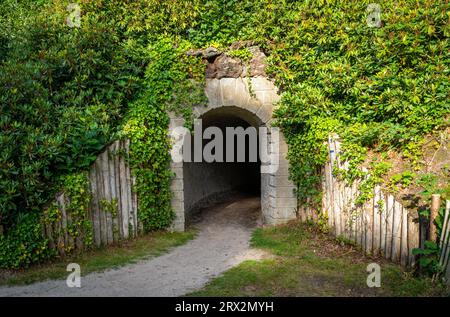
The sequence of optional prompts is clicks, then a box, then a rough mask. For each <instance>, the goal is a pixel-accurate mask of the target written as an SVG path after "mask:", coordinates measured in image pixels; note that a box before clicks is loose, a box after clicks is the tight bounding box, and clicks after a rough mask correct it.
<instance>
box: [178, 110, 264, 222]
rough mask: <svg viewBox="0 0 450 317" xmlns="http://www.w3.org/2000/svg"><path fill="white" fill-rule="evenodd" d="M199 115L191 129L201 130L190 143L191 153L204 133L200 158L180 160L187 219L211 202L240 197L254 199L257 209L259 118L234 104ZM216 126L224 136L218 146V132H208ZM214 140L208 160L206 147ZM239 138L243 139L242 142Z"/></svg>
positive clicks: (258, 192)
mask: <svg viewBox="0 0 450 317" xmlns="http://www.w3.org/2000/svg"><path fill="white" fill-rule="evenodd" d="M200 119H201V121H197V125H196V126H195V128H194V129H197V132H198V131H200V130H201V134H196V133H195V132H194V133H193V134H191V136H190V138H191V142H190V143H191V148H192V151H191V152H192V157H194V155H195V154H194V152H195V149H194V147H195V138H196V137H198V135H201V136H202V137H203V138H202V145H201V148H202V150H203V151H202V154H203V155H202V159H201V162H198V160H196V161H194V158H193V159H192V161H191V162H186V161H185V162H184V163H183V179H184V207H185V212H186V214H185V215H186V221H187V222H188V223H190V222H192V220H193V219H198V217H201V216H202V212H203V211H204V210H205V209H207V208H209V207H211V206H214V205H217V204H220V203H223V202H227V201H228V202H233V201H237V200H239V199H253V201H257V204H258V208H259V209H260V195H261V162H260V158H259V135H258V127H259V125H260V122H258V119H257V118H256V117H255V116H254V115H253V114H252V113H250V112H248V111H247V110H242V109H238V108H235V107H227V108H226V109H224V108H218V109H213V110H210V111H208V112H206V113H205V114H204V115H203V116H202V117H201V118H200ZM198 123H200V125H199V124H198ZM211 128H212V129H211ZM218 130H220V132H221V133H220V134H221V137H222V138H223V139H222V140H223V142H222V143H221V144H222V146H221V148H218V147H217V146H220V145H221V144H220V143H217V142H218V141H219V140H218V135H217V134H214V135H212V134H211V133H208V131H216V132H218ZM205 132H206V133H205ZM239 138H241V139H240V140H239ZM213 140H214V141H215V142H216V143H215V144H216V145H217V146H215V147H213V148H211V144H210V145H209V151H210V153H212V154H213V155H214V158H215V161H212V162H211V160H208V159H207V158H206V159H205V154H206V153H209V152H208V151H206V152H205V147H208V144H209V143H210V142H211V141H213ZM242 140H245V144H244V145H243V144H242ZM240 142H241V143H240ZM217 151H218V152H217ZM219 157H222V160H221V159H218V158H219Z"/></svg>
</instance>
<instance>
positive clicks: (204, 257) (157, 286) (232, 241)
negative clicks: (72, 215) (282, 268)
mask: <svg viewBox="0 0 450 317" xmlns="http://www.w3.org/2000/svg"><path fill="white" fill-rule="evenodd" d="M259 214H260V203H259V198H248V197H247V198H246V197H239V198H234V199H230V200H229V201H227V202H225V203H221V204H219V205H217V206H215V207H211V208H208V209H206V210H205V211H204V212H203V213H202V214H201V219H199V220H197V222H196V223H194V226H195V227H196V228H198V231H199V232H198V236H197V237H196V238H195V239H194V240H192V241H190V242H188V243H187V244H185V245H183V246H179V247H177V248H175V249H173V250H172V251H170V252H169V253H167V254H165V255H162V256H159V257H157V258H153V259H149V260H143V261H140V262H138V263H135V264H130V265H127V266H124V267H122V268H119V269H115V270H108V271H105V272H102V273H91V274H88V275H86V276H83V275H82V277H81V288H69V287H67V286H66V281H65V280H57V281H45V282H39V283H36V284H32V285H28V286H15V287H1V288H0V296H180V295H184V294H187V293H189V292H192V291H194V290H198V289H200V288H202V287H203V286H204V285H205V284H206V283H207V282H208V281H209V280H210V279H212V278H214V277H216V276H218V275H220V274H221V273H222V272H224V271H225V270H227V269H229V268H231V267H233V266H235V265H237V264H239V263H240V262H242V261H244V260H247V259H261V258H263V257H265V256H266V255H265V253H264V252H262V251H260V250H255V249H251V248H250V247H249V240H250V235H251V232H252V231H253V229H254V228H255V227H256V225H257V222H258V216H259ZM81 273H83V268H81Z"/></svg>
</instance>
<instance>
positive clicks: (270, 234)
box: [189, 222, 449, 296]
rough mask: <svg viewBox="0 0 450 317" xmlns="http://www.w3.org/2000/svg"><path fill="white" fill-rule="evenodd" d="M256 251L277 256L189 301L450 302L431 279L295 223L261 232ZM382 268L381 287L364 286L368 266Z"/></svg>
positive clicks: (230, 274)
mask: <svg viewBox="0 0 450 317" xmlns="http://www.w3.org/2000/svg"><path fill="white" fill-rule="evenodd" d="M251 243H252V246H253V247H255V248H260V249H264V250H267V251H270V252H271V253H272V254H274V255H275V256H274V258H271V259H266V260H263V261H245V262H243V263H241V264H240V265H238V266H236V267H234V268H232V269H230V270H228V271H227V272H225V273H224V274H222V275H221V276H220V277H218V278H216V279H214V280H213V281H211V282H210V283H209V284H208V285H206V286H205V287H204V288H203V289H202V290H200V291H197V292H194V293H191V294H189V296H448V295H449V291H448V289H445V287H444V286H443V285H441V284H436V283H432V282H431V280H430V279H429V278H424V277H415V276H413V273H411V272H407V271H405V270H403V269H402V268H401V267H400V266H398V265H395V264H392V263H389V262H387V261H385V260H384V259H381V258H371V257H367V256H363V255H362V254H361V252H360V251H359V250H358V248H356V247H355V246H352V245H347V244H345V243H343V242H342V241H339V240H338V239H336V238H333V237H331V236H330V235H326V234H324V233H321V232H320V231H319V230H317V228H315V227H313V226H308V225H302V224H300V223H298V222H292V223H289V224H287V225H284V226H279V227H271V228H264V229H257V230H256V231H255V232H254V233H253V236H252V241H251ZM372 262H376V263H378V264H379V265H380V266H381V287H380V288H369V287H367V284H366V279H367V276H368V273H367V272H366V268H367V265H368V264H369V263H372Z"/></svg>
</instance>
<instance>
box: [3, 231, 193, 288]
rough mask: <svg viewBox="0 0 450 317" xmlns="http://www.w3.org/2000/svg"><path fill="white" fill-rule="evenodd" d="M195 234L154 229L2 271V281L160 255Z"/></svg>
mask: <svg viewBox="0 0 450 317" xmlns="http://www.w3.org/2000/svg"><path fill="white" fill-rule="evenodd" d="M194 237H195V232H194V231H192V230H190V231H187V232H163V231H161V232H152V233H149V234H147V235H145V236H142V237H138V238H137V239H134V240H126V241H122V242H120V243H119V244H117V245H113V246H108V247H102V248H100V249H95V250H92V251H88V252H85V253H82V254H79V255H76V256H73V257H65V258H60V259H58V260H56V261H55V262H52V263H46V264H42V265H35V266H33V267H31V268H29V269H26V270H25V269H24V270H17V271H10V270H5V271H0V285H23V284H30V283H35V282H39V281H43V280H48V279H61V278H66V277H67V275H68V274H69V273H68V272H67V271H66V267H67V264H69V263H72V262H75V263H78V264H80V266H81V274H82V275H85V274H88V273H91V272H101V271H104V270H106V269H111V268H118V267H121V266H123V265H125V264H129V263H134V262H136V261H138V260H142V259H147V258H150V257H156V256H159V255H161V254H163V253H165V252H167V251H168V250H169V249H171V248H173V247H176V246H179V245H182V244H184V243H186V242H187V241H189V240H191V239H193V238H194Z"/></svg>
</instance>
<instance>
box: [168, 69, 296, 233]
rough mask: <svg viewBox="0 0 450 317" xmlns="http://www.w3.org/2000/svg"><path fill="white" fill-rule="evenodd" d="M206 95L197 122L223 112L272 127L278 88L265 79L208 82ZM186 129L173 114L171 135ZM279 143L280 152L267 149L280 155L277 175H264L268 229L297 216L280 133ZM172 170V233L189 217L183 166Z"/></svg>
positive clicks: (264, 213)
mask: <svg viewBox="0 0 450 317" xmlns="http://www.w3.org/2000/svg"><path fill="white" fill-rule="evenodd" d="M249 86H250V87H249ZM250 91H251V92H252V93H250ZM205 93H206V95H207V97H208V106H207V107H196V108H195V109H194V116H195V117H196V118H201V117H202V116H203V115H205V114H207V113H208V112H210V111H212V110H215V111H217V110H220V111H223V113H229V114H233V115H235V116H237V117H240V118H241V119H243V120H245V121H247V122H248V123H249V124H250V125H252V126H254V127H260V126H265V127H270V125H271V122H272V112H273V105H274V103H275V102H277V101H278V100H279V96H278V94H277V88H276V87H275V86H274V84H273V83H272V82H271V81H269V80H268V79H267V78H265V77H263V76H258V77H252V78H250V80H248V79H247V78H245V77H237V78H228V77H225V78H220V79H217V78H212V79H207V80H206V87H205ZM183 125H184V120H183V119H182V118H179V117H177V116H175V115H173V114H171V118H170V126H169V133H170V132H172V131H173V129H174V128H176V127H181V126H183ZM269 142H271V141H270V138H269ZM278 143H279V148H278V149H274V148H273V146H274V145H275V144H274V143H273V142H271V144H269V145H268V146H269V147H271V150H272V151H273V150H275V152H278V154H277V155H278V160H277V162H278V164H277V166H276V168H275V169H274V172H271V173H261V212H262V219H263V222H264V223H265V224H268V225H275V224H281V223H285V222H287V221H289V220H291V219H295V218H296V216H297V198H296V195H295V193H294V188H295V187H294V185H293V184H292V182H291V181H290V180H289V178H288V175H289V171H288V170H289V163H288V161H287V159H286V154H287V144H286V142H285V140H284V138H283V135H282V134H281V132H280V134H279V142H278ZM171 169H172V171H173V172H174V174H175V175H176V176H175V178H174V179H173V181H172V184H171V190H172V192H173V198H172V208H173V210H174V211H175V213H176V219H175V221H174V223H173V225H172V229H173V230H176V231H183V230H184V228H185V216H186V214H185V213H186V208H185V207H186V206H185V203H186V200H185V179H184V173H183V163H176V162H172V163H171Z"/></svg>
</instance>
